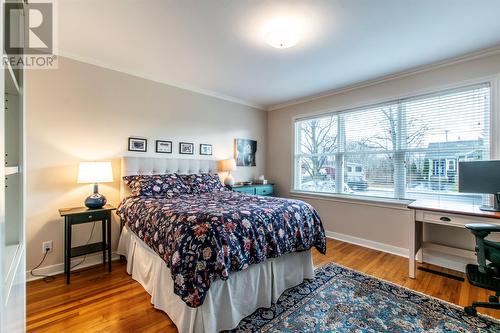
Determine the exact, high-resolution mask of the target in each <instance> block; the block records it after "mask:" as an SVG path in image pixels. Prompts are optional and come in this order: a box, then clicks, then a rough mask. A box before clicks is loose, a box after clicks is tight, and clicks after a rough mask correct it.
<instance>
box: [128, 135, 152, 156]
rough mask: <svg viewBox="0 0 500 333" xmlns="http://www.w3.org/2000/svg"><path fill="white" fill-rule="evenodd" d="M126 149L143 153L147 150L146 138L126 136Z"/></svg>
mask: <svg viewBox="0 0 500 333" xmlns="http://www.w3.org/2000/svg"><path fill="white" fill-rule="evenodd" d="M128 150H129V151H140V152H143V153H145V152H146V151H147V150H148V140H147V139H141V138H128Z"/></svg>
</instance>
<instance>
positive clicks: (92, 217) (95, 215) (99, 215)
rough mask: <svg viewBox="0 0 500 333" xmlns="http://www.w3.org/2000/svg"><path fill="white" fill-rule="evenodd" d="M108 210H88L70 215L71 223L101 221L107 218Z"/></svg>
mask: <svg viewBox="0 0 500 333" xmlns="http://www.w3.org/2000/svg"><path fill="white" fill-rule="evenodd" d="M108 216H109V212H88V213H86V214H78V215H74V216H71V224H79V223H87V222H92V221H102V220H105V219H106V218H108Z"/></svg>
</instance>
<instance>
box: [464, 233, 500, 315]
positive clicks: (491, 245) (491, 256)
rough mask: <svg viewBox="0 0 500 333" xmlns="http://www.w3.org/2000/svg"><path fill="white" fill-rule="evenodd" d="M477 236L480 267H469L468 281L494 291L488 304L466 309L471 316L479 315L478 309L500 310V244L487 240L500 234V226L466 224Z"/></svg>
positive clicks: (467, 269) (473, 305) (476, 304)
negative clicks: (490, 236)
mask: <svg viewBox="0 0 500 333" xmlns="http://www.w3.org/2000/svg"><path fill="white" fill-rule="evenodd" d="M465 227H466V228H467V229H469V230H470V231H471V232H472V233H473V234H474V236H476V255H477V262H478V265H471V264H469V265H467V268H466V271H467V279H468V280H469V282H470V283H471V284H472V285H474V286H478V287H480V288H484V289H488V290H492V291H494V292H495V295H491V296H490V297H489V299H488V302H474V303H472V305H471V306H466V307H465V308H464V310H465V312H466V313H467V314H469V315H472V316H475V315H477V310H476V308H490V309H500V302H499V296H500V242H493V241H490V240H487V239H485V238H486V237H487V236H488V235H489V234H490V233H492V232H500V225H495V224H486V223H472V224H466V225H465Z"/></svg>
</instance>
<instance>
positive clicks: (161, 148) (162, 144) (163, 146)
mask: <svg viewBox="0 0 500 333" xmlns="http://www.w3.org/2000/svg"><path fill="white" fill-rule="evenodd" d="M156 152H157V153H164V154H172V141H163V140H156Z"/></svg>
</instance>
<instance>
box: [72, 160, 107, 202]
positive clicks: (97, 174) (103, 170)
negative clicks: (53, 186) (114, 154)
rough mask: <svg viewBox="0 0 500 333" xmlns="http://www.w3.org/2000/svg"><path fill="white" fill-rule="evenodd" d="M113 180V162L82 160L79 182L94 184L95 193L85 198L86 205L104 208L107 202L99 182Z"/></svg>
mask: <svg viewBox="0 0 500 333" xmlns="http://www.w3.org/2000/svg"><path fill="white" fill-rule="evenodd" d="M112 181H113V171H112V169H111V162H80V167H79V170H78V183H79V184H86V183H92V184H94V193H93V194H91V195H90V196H88V197H87V199H85V206H86V207H88V208H90V209H97V208H102V206H104V205H105V204H106V197H105V196H104V195H102V194H100V193H99V187H98V185H97V184H98V183H110V182H112Z"/></svg>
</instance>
